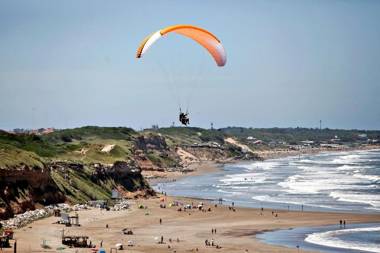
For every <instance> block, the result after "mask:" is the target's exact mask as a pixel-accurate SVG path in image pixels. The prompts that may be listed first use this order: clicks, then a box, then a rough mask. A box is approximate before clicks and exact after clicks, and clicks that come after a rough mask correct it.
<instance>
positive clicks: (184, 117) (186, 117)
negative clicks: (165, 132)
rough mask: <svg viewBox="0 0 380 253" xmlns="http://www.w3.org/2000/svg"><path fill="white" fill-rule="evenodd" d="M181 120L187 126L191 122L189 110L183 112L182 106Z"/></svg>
mask: <svg viewBox="0 0 380 253" xmlns="http://www.w3.org/2000/svg"><path fill="white" fill-rule="evenodd" d="M179 121H180V122H181V123H182V125H185V126H187V125H188V124H190V119H189V113H188V112H187V111H186V113H183V112H182V111H181V108H179Z"/></svg>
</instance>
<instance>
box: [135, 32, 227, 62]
mask: <svg viewBox="0 0 380 253" xmlns="http://www.w3.org/2000/svg"><path fill="white" fill-rule="evenodd" d="M170 33H177V34H180V35H183V36H185V37H188V38H190V39H192V40H194V41H196V42H197V43H199V44H200V45H201V46H203V47H204V48H205V49H207V51H208V52H209V53H210V55H211V56H212V57H213V58H214V60H215V62H216V64H217V65H218V66H219V67H222V66H224V65H225V64H226V61H227V57H226V52H225V51H224V47H223V45H222V43H221V42H220V40H219V39H218V38H217V37H216V36H215V35H214V34H212V33H211V32H209V31H207V30H205V29H203V28H200V27H196V26H192V25H174V26H168V27H166V28H164V29H161V30H158V31H157V32H155V33H153V34H151V35H149V36H148V37H146V38H145V39H144V40H143V41H142V42H141V44H140V46H139V48H138V49H137V53H136V58H141V57H142V56H143V55H144V54H145V53H146V51H147V50H148V49H149V48H150V47H151V46H152V45H153V44H154V43H155V42H156V41H157V40H158V39H159V38H161V37H163V36H165V35H167V34H170Z"/></svg>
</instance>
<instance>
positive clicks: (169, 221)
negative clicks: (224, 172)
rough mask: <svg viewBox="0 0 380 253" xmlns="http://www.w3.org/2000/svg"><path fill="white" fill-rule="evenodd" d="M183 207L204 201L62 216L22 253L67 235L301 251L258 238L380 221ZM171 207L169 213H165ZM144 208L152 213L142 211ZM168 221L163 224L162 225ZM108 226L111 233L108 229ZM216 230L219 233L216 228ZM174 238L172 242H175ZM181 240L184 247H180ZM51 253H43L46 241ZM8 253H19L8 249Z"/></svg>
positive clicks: (22, 239)
mask: <svg viewBox="0 0 380 253" xmlns="http://www.w3.org/2000/svg"><path fill="white" fill-rule="evenodd" d="M177 201H178V202H179V203H180V205H181V204H183V205H185V204H191V203H193V205H198V204H199V202H200V200H196V199H188V198H173V197H166V198H165V197H162V196H161V197H157V198H152V199H147V200H138V201H131V208H130V209H129V210H126V211H100V210H99V209H96V208H94V209H91V210H83V211H79V212H78V214H79V219H80V220H79V221H80V224H81V226H80V227H75V226H73V227H65V226H63V225H59V224H53V223H54V222H56V221H57V219H58V218H57V217H49V218H46V219H42V220H39V221H36V222H34V223H32V224H30V225H28V226H27V227H24V228H21V229H19V230H16V232H15V238H17V242H18V252H56V251H55V249H56V248H58V247H60V246H61V242H60V238H61V234H62V230H63V229H64V233H65V235H87V236H89V237H90V240H91V241H92V242H93V243H94V244H96V245H99V244H100V242H101V241H103V246H104V247H105V248H106V249H107V252H109V251H108V250H109V249H110V248H111V247H114V245H115V244H116V243H122V244H124V245H126V244H127V242H128V241H129V240H132V241H133V242H134V244H135V246H133V247H127V249H126V250H125V252H196V250H197V249H198V252H246V251H245V250H248V252H297V250H296V249H295V248H294V249H290V248H283V247H277V246H271V245H266V244H263V243H261V242H259V241H258V240H257V239H255V234H257V233H259V232H261V231H267V230H273V229H279V228H292V227H298V226H320V225H327V224H337V223H338V221H339V220H340V219H345V220H346V221H347V224H348V225H349V224H350V223H367V222H378V221H379V220H380V215H379V214H376V215H370V214H366V215H360V214H340V213H318V212H300V211H290V212H288V211H278V212H277V211H275V213H276V214H277V217H275V215H273V214H272V210H269V209H268V210H264V212H262V214H261V210H258V209H251V208H239V207H235V211H233V210H230V208H229V207H228V206H222V205H218V206H217V207H215V206H214V204H213V203H209V202H204V207H203V209H204V210H208V208H210V209H211V211H199V210H198V209H191V210H186V211H183V207H182V211H178V209H179V208H180V207H181V206H171V207H170V204H171V203H174V202H177ZM160 204H166V208H160ZM139 205H143V206H146V209H140V208H138V206H139ZM160 219H162V224H160V222H159V220H160ZM107 224H108V228H106V226H107ZM124 228H130V229H131V230H132V231H133V235H124V234H123V233H122V229H124ZM212 228H215V229H216V234H212V233H211V229H212ZM161 236H163V239H164V243H163V244H158V243H157V240H158V239H157V238H159V239H160V238H161ZM169 238H171V239H172V242H170V241H169ZM177 238H178V239H179V242H177ZM206 239H208V240H209V241H211V240H212V239H213V240H214V243H215V245H219V246H220V247H221V248H220V249H217V248H216V247H212V246H205V240H206ZM43 240H45V241H46V244H47V245H49V246H50V247H51V249H45V250H44V249H42V248H41V246H40V245H41V244H42V241H43ZM3 252H13V249H5V250H3ZM63 252H90V250H89V249H79V248H78V249H68V248H66V249H65V250H64V251H63Z"/></svg>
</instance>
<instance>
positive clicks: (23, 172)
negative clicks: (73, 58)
mask: <svg viewBox="0 0 380 253" xmlns="http://www.w3.org/2000/svg"><path fill="white" fill-rule="evenodd" d="M0 198H1V203H0V218H1V219H4V218H9V217H10V216H12V215H13V214H16V213H21V212H24V211H26V210H31V209H34V208H35V206H37V205H49V204H53V203H58V202H63V201H64V200H65V196H64V194H63V193H62V192H60V191H59V189H58V187H57V185H56V184H55V182H54V181H53V180H52V178H51V176H50V173H49V171H48V170H47V169H44V168H39V167H33V168H30V167H28V166H22V165H21V166H19V167H12V168H8V169H0Z"/></svg>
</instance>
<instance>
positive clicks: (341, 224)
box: [339, 220, 346, 228]
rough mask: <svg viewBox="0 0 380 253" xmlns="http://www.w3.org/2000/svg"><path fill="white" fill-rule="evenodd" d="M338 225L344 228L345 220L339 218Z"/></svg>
mask: <svg viewBox="0 0 380 253" xmlns="http://www.w3.org/2000/svg"><path fill="white" fill-rule="evenodd" d="M339 225H340V227H343V228H345V227H346V220H339Z"/></svg>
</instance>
